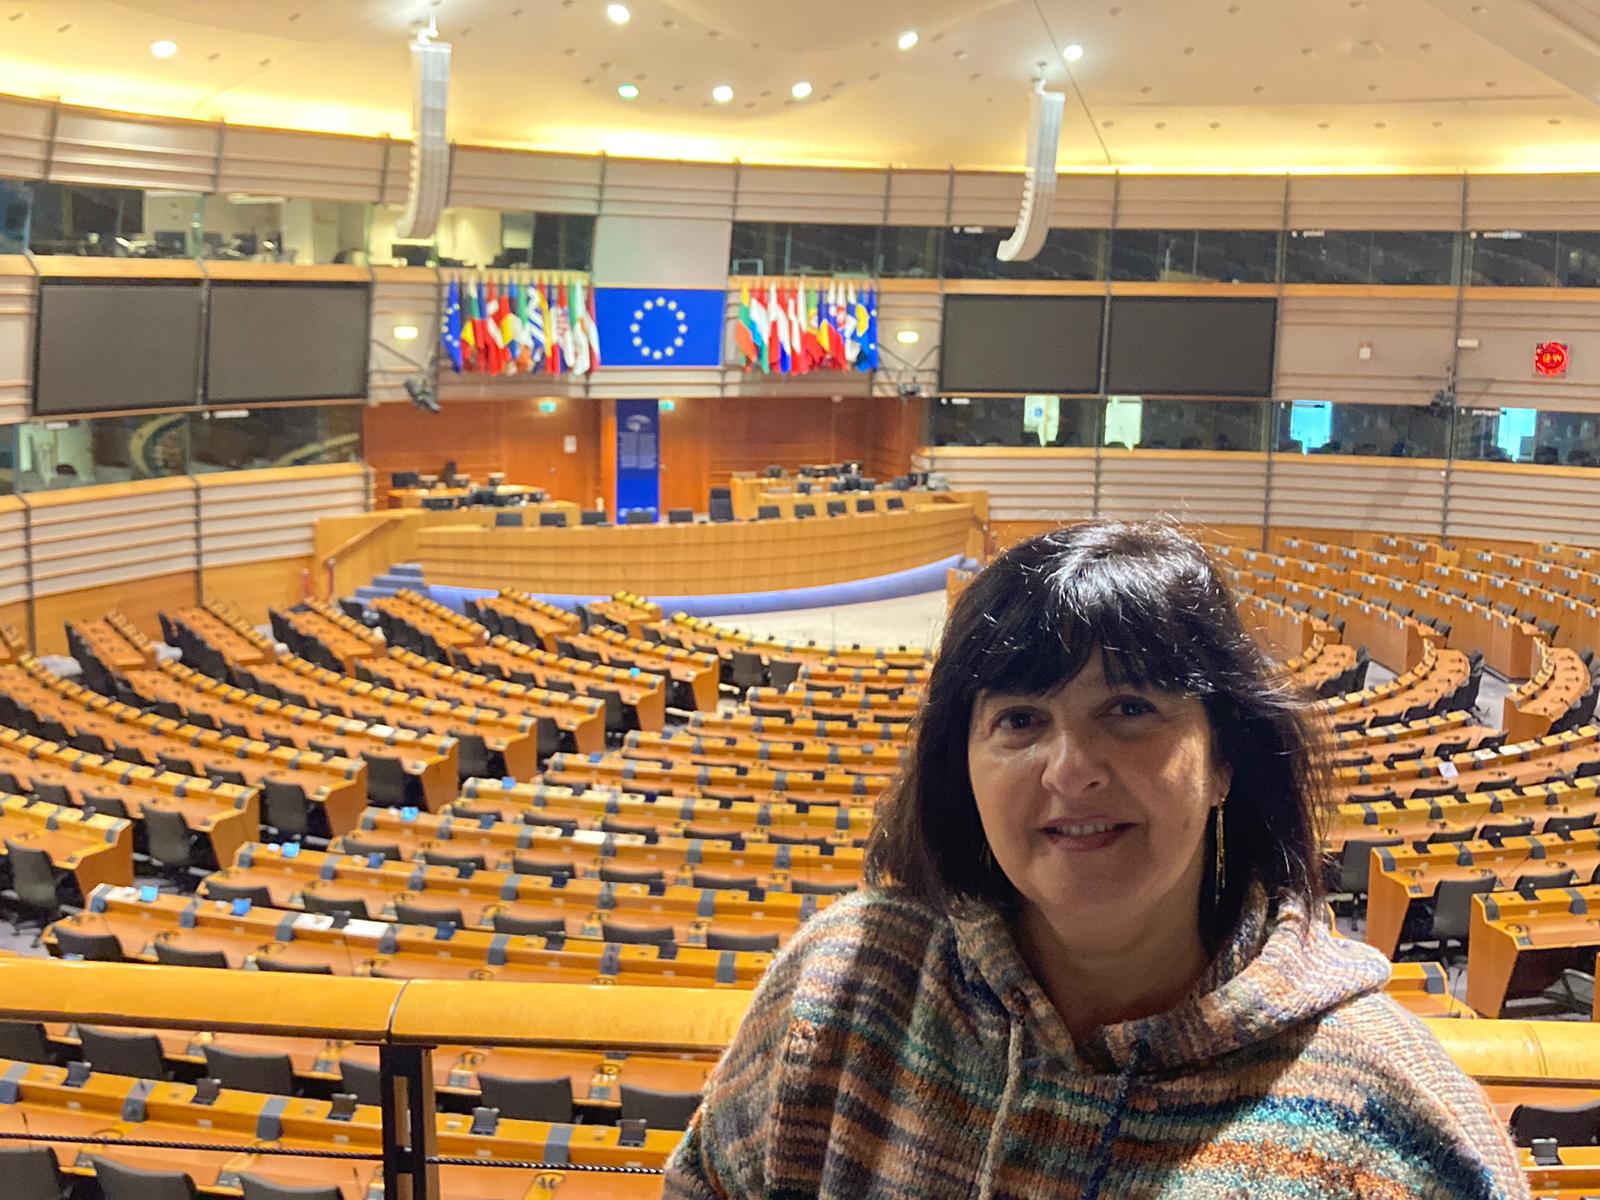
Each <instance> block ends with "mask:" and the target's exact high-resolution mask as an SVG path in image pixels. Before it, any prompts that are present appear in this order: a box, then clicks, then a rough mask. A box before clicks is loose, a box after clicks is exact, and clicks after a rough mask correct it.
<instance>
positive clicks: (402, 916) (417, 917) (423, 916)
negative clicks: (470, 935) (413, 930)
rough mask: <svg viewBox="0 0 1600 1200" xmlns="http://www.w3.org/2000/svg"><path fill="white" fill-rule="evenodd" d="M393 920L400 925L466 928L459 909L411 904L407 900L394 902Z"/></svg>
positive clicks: (464, 919)
mask: <svg viewBox="0 0 1600 1200" xmlns="http://www.w3.org/2000/svg"><path fill="white" fill-rule="evenodd" d="M394 915H395V919H396V920H397V921H399V922H400V923H401V924H402V925H431V926H435V927H437V926H440V925H453V926H455V927H456V928H457V929H462V928H464V927H465V926H466V924H467V922H466V918H465V917H463V916H462V915H461V909H460V908H446V907H444V906H442V905H433V904H413V903H412V902H411V901H409V900H396V901H395V905H394Z"/></svg>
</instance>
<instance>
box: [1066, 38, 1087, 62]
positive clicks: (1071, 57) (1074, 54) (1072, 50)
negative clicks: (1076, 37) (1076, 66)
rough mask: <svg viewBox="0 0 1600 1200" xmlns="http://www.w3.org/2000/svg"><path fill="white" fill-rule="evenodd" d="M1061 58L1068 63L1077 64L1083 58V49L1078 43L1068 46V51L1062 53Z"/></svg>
mask: <svg viewBox="0 0 1600 1200" xmlns="http://www.w3.org/2000/svg"><path fill="white" fill-rule="evenodd" d="M1061 57H1062V58H1064V59H1066V60H1067V61H1068V62H1077V61H1078V60H1079V59H1080V58H1082V57H1083V47H1082V46H1080V45H1078V43H1077V42H1073V43H1072V44H1071V45H1069V46H1067V47H1066V49H1064V50H1062V51H1061Z"/></svg>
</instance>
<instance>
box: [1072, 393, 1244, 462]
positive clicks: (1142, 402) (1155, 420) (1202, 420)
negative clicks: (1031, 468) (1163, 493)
mask: <svg viewBox="0 0 1600 1200" xmlns="http://www.w3.org/2000/svg"><path fill="white" fill-rule="evenodd" d="M1265 410H1266V405H1265V404H1264V403H1263V402H1262V401H1260V400H1158V399H1146V398H1145V397H1142V396H1107V397H1106V400H1105V419H1104V422H1103V425H1102V429H1103V438H1104V441H1103V443H1102V444H1103V445H1105V446H1106V447H1107V448H1108V449H1113V450H1208V451H1212V452H1216V451H1223V452H1231V451H1250V450H1253V451H1260V450H1262V449H1264V448H1265V441H1266V411H1265Z"/></svg>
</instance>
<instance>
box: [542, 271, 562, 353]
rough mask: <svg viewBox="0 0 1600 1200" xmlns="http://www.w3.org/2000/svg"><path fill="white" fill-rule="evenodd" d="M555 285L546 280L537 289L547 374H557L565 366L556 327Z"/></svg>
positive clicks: (559, 336) (559, 333) (558, 331)
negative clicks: (542, 324)
mask: <svg viewBox="0 0 1600 1200" xmlns="http://www.w3.org/2000/svg"><path fill="white" fill-rule="evenodd" d="M554 286H555V285H554V284H552V283H549V282H548V281H547V282H546V283H545V285H544V286H543V287H542V288H540V289H539V302H540V304H541V305H543V307H544V369H545V371H546V373H547V374H550V375H559V374H561V371H562V368H563V367H565V366H566V364H565V363H564V362H562V360H561V330H560V329H559V328H557V327H556V306H555V294H554V292H553V291H552V290H551V289H552V288H553V287H554Z"/></svg>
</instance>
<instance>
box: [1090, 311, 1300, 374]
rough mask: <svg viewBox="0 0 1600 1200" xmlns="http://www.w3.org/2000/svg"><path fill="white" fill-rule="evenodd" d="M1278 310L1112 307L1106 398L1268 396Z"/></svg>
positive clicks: (1107, 357) (1107, 358)
mask: <svg viewBox="0 0 1600 1200" xmlns="http://www.w3.org/2000/svg"><path fill="white" fill-rule="evenodd" d="M1277 320H1278V302H1277V301H1276V300H1268V299H1241V300H1233V299H1225V298H1217V299H1212V298H1209V297H1208V298H1203V299H1202V298H1196V297H1182V296H1171V297H1167V296H1163V297H1159V298H1157V297H1145V296H1139V297H1128V296H1119V297H1117V298H1115V299H1113V300H1112V301H1111V348H1110V351H1109V353H1108V354H1107V356H1106V391H1107V392H1109V393H1112V394H1114V395H1130V396H1160V395H1171V396H1270V395H1272V351H1273V342H1274V334H1275V330H1276V327H1277Z"/></svg>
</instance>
